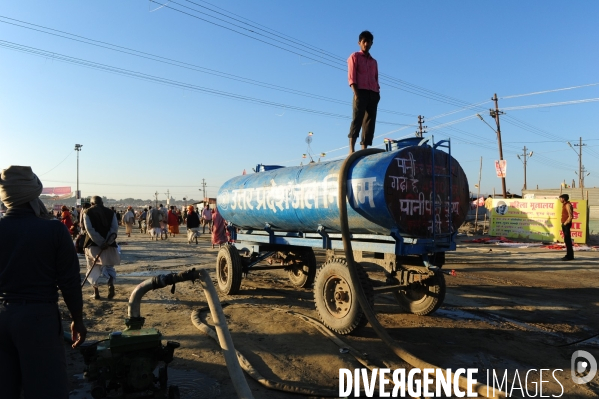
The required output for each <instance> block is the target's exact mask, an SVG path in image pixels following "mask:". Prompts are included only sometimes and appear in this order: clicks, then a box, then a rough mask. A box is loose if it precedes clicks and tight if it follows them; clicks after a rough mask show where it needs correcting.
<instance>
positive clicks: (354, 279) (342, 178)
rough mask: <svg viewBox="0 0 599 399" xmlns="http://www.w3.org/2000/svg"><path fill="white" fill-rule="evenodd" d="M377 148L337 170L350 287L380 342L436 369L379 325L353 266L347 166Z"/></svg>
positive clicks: (463, 383)
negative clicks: (348, 214)
mask: <svg viewBox="0 0 599 399" xmlns="http://www.w3.org/2000/svg"><path fill="white" fill-rule="evenodd" d="M380 152H384V150H381V149H377V148H369V149H365V150H360V151H357V152H354V153H353V154H351V155H350V156H349V157H347V158H346V159H345V162H343V165H342V166H341V170H340V171H339V191H338V200H339V223H340V225H341V236H342V240H343V250H344V252H345V260H346V261H347V268H348V269H349V274H350V277H351V284H352V287H353V291H354V292H355V293H356V296H357V297H358V302H359V303H360V306H361V307H362V311H363V312H364V314H365V315H366V319H367V320H368V322H369V323H370V325H371V326H372V328H373V329H374V331H375V332H376V334H377V335H378V336H379V338H380V339H382V340H383V342H384V343H385V344H387V346H388V347H389V348H390V349H391V350H392V351H393V352H394V353H395V354H396V355H397V356H398V357H400V358H401V359H403V360H405V361H406V362H407V363H409V364H410V365H411V366H413V367H415V368H419V369H420V370H423V369H425V368H434V369H438V368H440V367H437V366H435V365H432V364H430V363H427V362H425V361H424V360H422V359H419V358H417V357H416V356H414V355H413V354H411V353H410V352H408V351H407V350H405V349H403V348H401V347H400V346H399V345H398V344H397V342H395V340H394V339H393V338H392V337H391V336H390V335H389V333H388V332H387V330H385V328H384V327H383V326H382V325H381V323H379V321H378V319H377V318H376V314H375V313H374V310H373V309H372V307H371V306H370V303H368V299H367V298H366V295H365V294H364V289H363V288H362V285H361V284H360V283H359V281H360V277H359V276H358V270H357V268H356V263H355V260H354V253H353V249H352V244H351V238H350V237H351V233H350V231H349V221H348V217H347V201H346V198H347V175H348V173H349V168H350V167H351V165H352V164H353V163H354V161H355V160H356V159H358V158H360V157H363V156H366V155H371V154H377V153H380ZM442 371H443V374H444V375H445V370H442ZM459 386H460V388H462V389H464V390H466V389H468V380H467V379H466V378H464V377H462V376H460V383H459ZM473 388H474V391H475V392H477V393H478V394H479V395H481V396H483V397H488V398H504V397H505V396H504V395H503V393H498V394H497V395H496V396H487V392H489V391H490V390H489V389H488V387H487V386H486V385H484V384H476V385H474V387H473Z"/></svg>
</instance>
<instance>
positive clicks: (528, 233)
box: [489, 198, 589, 244]
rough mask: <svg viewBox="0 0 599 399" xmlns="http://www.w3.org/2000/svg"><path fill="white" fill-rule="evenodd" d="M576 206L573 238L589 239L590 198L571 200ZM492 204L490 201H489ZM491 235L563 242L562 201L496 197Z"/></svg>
mask: <svg viewBox="0 0 599 399" xmlns="http://www.w3.org/2000/svg"><path fill="white" fill-rule="evenodd" d="M570 202H571V203H572V207H573V209H574V215H573V216H574V217H573V220H572V228H571V231H570V232H571V235H572V241H573V242H575V243H578V244H584V243H585V242H586V240H587V234H586V233H587V224H588V216H589V215H588V212H587V201H583V200H578V201H576V200H573V201H570ZM489 205H490V204H489ZM490 213H491V224H490V227H489V234H490V235H494V236H504V237H510V238H524V239H528V240H534V241H562V242H563V240H564V239H563V233H562V224H561V217H562V204H561V202H560V201H559V199H516V198H514V199H494V200H493V203H492V208H491V209H490Z"/></svg>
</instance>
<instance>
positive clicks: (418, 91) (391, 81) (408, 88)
mask: <svg viewBox="0 0 599 399" xmlns="http://www.w3.org/2000/svg"><path fill="white" fill-rule="evenodd" d="M149 1H151V2H153V3H156V4H159V3H158V2H157V1H155V0H149ZM171 3H174V4H177V5H179V6H181V7H184V8H186V9H188V10H192V11H195V12H197V13H200V14H204V15H205V13H202V12H201V11H199V10H196V9H194V8H191V7H187V6H185V5H182V4H180V3H177V2H176V1H171ZM165 8H169V9H171V10H174V11H177V12H180V13H182V14H185V15H188V16H190V17H193V18H196V19H198V20H201V21H205V22H207V23H210V24H212V25H216V26H218V27H221V28H224V29H227V30H229V31H232V32H235V33H238V34H240V35H242V36H246V37H248V38H251V39H254V40H257V41H259V42H262V43H264V44H268V45H270V46H273V47H276V48H278V49H280V50H283V51H287V52H290V53H293V54H296V55H300V56H303V57H305V58H307V59H310V60H312V61H315V62H318V63H320V64H323V65H327V66H329V67H332V68H335V69H338V70H341V71H344V72H345V71H346V66H345V64H340V65H333V64H331V62H334V60H322V59H317V58H314V57H319V55H317V54H316V55H315V54H313V53H312V52H307V54H308V56H306V55H304V54H300V53H298V52H297V51H304V52H306V50H305V49H304V47H305V46H302V47H301V48H298V47H296V46H294V45H289V44H285V45H287V46H289V47H291V48H293V49H294V50H291V49H287V48H284V47H281V46H280V45H278V44H274V43H270V42H268V41H266V40H263V39H261V38H256V37H253V36H251V35H249V34H246V33H243V32H239V31H237V30H235V29H232V28H229V27H226V26H223V25H221V24H218V23H215V22H212V21H209V20H207V19H205V18H202V17H199V16H197V15H193V14H190V13H189V12H186V11H183V10H180V9H178V8H175V7H171V6H168V5H165ZM212 18H216V17H212ZM216 19H218V20H220V21H223V20H222V19H220V18H216ZM225 23H227V22H225ZM232 25H233V26H236V27H239V26H238V25H235V24H232ZM239 28H240V29H244V30H247V31H249V32H252V33H255V32H254V31H252V30H251V29H248V28H245V27H239ZM259 35H260V36H261V37H265V38H267V37H266V36H265V35H263V34H259ZM269 39H270V40H273V41H275V42H278V43H281V44H284V42H281V41H280V40H278V39H273V38H269ZM379 78H381V81H383V82H386V83H387V86H388V87H392V88H395V89H398V90H402V91H405V92H408V93H411V94H415V95H418V96H421V97H425V98H428V99H431V100H435V101H439V102H444V103H446V104H450V105H454V106H460V107H462V106H469V105H471V104H469V103H467V102H465V101H462V100H458V99H454V98H453V97H450V96H446V95H444V94H441V93H437V92H434V91H432V90H429V89H425V88H423V87H420V86H417V85H415V84H412V83H409V82H406V81H404V80H401V79H397V78H393V77H391V76H389V75H385V74H379ZM397 84H400V85H404V86H405V87H402V86H398V85H397Z"/></svg>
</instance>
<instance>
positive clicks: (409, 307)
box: [393, 271, 445, 316]
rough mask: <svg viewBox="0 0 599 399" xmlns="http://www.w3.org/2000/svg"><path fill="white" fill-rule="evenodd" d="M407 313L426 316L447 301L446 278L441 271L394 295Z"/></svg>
mask: <svg viewBox="0 0 599 399" xmlns="http://www.w3.org/2000/svg"><path fill="white" fill-rule="evenodd" d="M393 296H394V297H395V299H396V300H397V302H398V303H399V306H400V307H401V308H402V309H403V310H405V311H406V312H410V313H413V314H415V315H419V316H426V315H429V314H431V313H433V312H434V311H435V310H437V309H439V307H440V306H441V304H443V300H444V299H445V277H444V276H443V273H442V272H440V271H437V272H435V274H434V275H433V276H432V277H429V278H427V279H426V280H424V281H421V282H417V283H412V284H410V285H409V286H408V287H407V288H406V289H405V290H401V291H397V292H394V293H393Z"/></svg>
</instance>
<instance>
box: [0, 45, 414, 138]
mask: <svg viewBox="0 0 599 399" xmlns="http://www.w3.org/2000/svg"><path fill="white" fill-rule="evenodd" d="M0 46H2V47H5V48H9V49H12V50H17V51H21V52H25V53H29V54H34V55H38V56H42V57H47V58H52V59H56V60H59V61H63V62H68V63H72V64H76V65H80V66H85V67H90V68H94V69H99V70H103V71H106V72H112V73H116V74H119V75H124V76H128V77H133V78H138V79H142V80H148V81H152V82H155V83H161V84H166V85H170V86H175V87H181V88H186V89H190V90H195V91H199V92H203V93H207V94H211V95H216V96H220V97H227V98H232V99H235V100H239V101H245V102H251V103H255V104H260V105H266V106H271V107H276V108H283V109H289V110H293V111H298V112H305V113H311V114H316V115H322V116H328V117H333V118H339V119H351V117H350V116H348V115H341V114H335V113H332V112H326V111H319V110H313V109H309V108H303V107H298V106H294V105H288V104H282V103H276V102H273V101H268V100H262V99H259V98H255V97H248V96H243V95H239V94H234V93H229V92H225V91H221V90H215V89H211V88H207V87H202V86H197V85H193V84H190V83H185V82H180V81H175V80H171V79H166V78H161V77H158V76H154V75H149V74H145V73H142V72H137V71H132V70H129V69H124V68H119V67H114V66H111V65H106V64H101V63H97V62H93V61H88V60H84V59H81V58H76V57H71V56H67V55H64V54H60V53H55V52H49V51H46V50H42V49H39V48H35V47H29V46H24V45H21V44H18V43H13V42H8V41H5V40H0ZM377 122H378V123H381V124H386V125H395V126H409V125H407V124H402V123H394V122H386V121H377Z"/></svg>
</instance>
